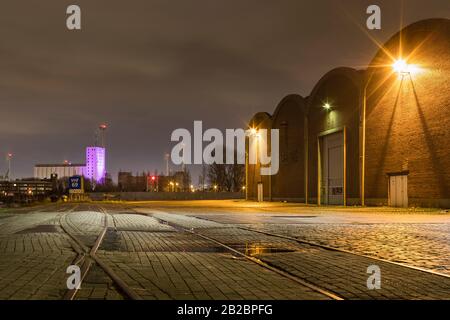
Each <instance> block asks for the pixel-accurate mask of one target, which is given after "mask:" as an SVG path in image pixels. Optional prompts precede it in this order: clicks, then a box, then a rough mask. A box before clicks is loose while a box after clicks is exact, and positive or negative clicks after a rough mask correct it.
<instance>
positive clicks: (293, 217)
mask: <svg viewBox="0 0 450 320" xmlns="http://www.w3.org/2000/svg"><path fill="white" fill-rule="evenodd" d="M271 218H283V219H312V218H317V216H272V217H271Z"/></svg>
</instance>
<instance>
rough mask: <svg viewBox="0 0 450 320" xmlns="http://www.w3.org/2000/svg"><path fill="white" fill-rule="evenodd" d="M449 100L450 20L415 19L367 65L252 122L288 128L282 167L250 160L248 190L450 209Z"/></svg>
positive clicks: (310, 199) (334, 75)
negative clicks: (264, 172)
mask: <svg viewBox="0 0 450 320" xmlns="http://www.w3.org/2000/svg"><path fill="white" fill-rule="evenodd" d="M449 100H450V20H448V19H430V20H423V21H419V22H416V23H414V24H412V25H410V26H408V27H406V28H404V29H403V30H401V32H399V33H397V34H396V35H394V36H393V37H392V38H391V39H390V40H388V41H387V42H386V44H385V45H384V46H383V48H381V49H380V50H379V52H378V53H377V54H376V55H375V58H374V59H373V60H372V62H371V63H370V64H369V67H368V68H367V69H366V70H355V69H351V68H337V69H334V70H332V71H330V72H328V73H327V74H325V75H324V76H323V77H322V79H320V81H319V82H318V83H317V85H316V86H315V87H314V89H313V90H312V92H311V94H310V95H309V96H308V97H306V98H303V97H301V96H298V95H289V96H287V97H285V98H284V99H283V100H282V101H281V102H280V104H279V105H278V106H277V108H276V110H275V112H274V114H273V115H269V114H267V113H258V114H256V115H255V116H254V117H253V118H252V119H251V121H250V123H249V126H250V127H252V128H256V129H263V128H269V129H270V128H275V129H279V131H280V154H279V156H280V170H279V172H278V174H277V175H274V176H272V177H269V176H260V174H259V165H247V196H248V198H249V199H257V198H258V190H259V191H260V194H261V193H262V194H263V195H264V200H269V201H271V200H273V201H278V200H288V201H299V202H307V203H318V202H319V203H320V204H323V205H327V204H329V205H353V204H367V205H392V206H433V207H445V208H449V207H450V146H449V145H448V142H449V141H450V129H449V128H450V126H449V123H450V103H449ZM247 148H249V146H248V144H247ZM247 151H248V150H247Z"/></svg>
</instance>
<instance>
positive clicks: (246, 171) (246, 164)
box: [245, 139, 248, 201]
mask: <svg viewBox="0 0 450 320" xmlns="http://www.w3.org/2000/svg"><path fill="white" fill-rule="evenodd" d="M247 140H248V139H247ZM246 145H247V146H246V148H245V200H246V201H248V144H246Z"/></svg>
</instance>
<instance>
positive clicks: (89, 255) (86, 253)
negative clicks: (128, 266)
mask: <svg viewBox="0 0 450 320" xmlns="http://www.w3.org/2000/svg"><path fill="white" fill-rule="evenodd" d="M89 209H91V210H92V209H94V210H92V211H98V212H101V213H103V218H102V220H103V226H102V230H101V232H100V234H99V235H98V237H97V239H96V241H95V243H94V244H93V245H92V247H90V248H89V247H88V246H87V245H85V244H84V243H83V241H82V240H81V239H79V238H78V237H77V236H75V235H74V234H73V233H71V232H70V231H69V230H68V228H67V227H66V225H68V223H67V217H68V215H70V214H73V210H72V211H70V212H66V213H65V214H63V215H61V216H60V226H61V228H62V230H63V231H64V232H65V233H66V234H67V235H68V237H69V238H70V239H71V245H72V248H73V249H74V251H75V252H76V253H77V257H76V258H75V260H74V261H73V263H72V265H77V266H80V271H81V277H80V280H81V282H80V287H81V286H82V285H83V281H84V280H85V279H86V276H87V275H88V273H89V271H90V270H91V269H92V266H93V265H97V266H99V267H100V268H101V269H102V270H103V271H104V272H105V273H106V274H107V275H108V276H109V277H110V278H111V280H112V282H113V283H114V285H115V286H116V287H117V289H118V291H119V292H120V293H121V294H122V295H123V297H124V298H125V299H130V300H142V298H141V297H140V296H139V295H138V294H137V293H136V292H135V291H134V290H133V289H132V288H131V287H129V286H128V285H127V284H126V283H125V282H124V281H123V280H122V279H121V278H120V277H119V276H118V275H117V274H116V273H115V272H114V271H113V270H112V269H111V268H110V267H109V266H108V265H107V264H106V263H105V262H104V261H103V260H102V259H100V258H99V257H98V256H97V255H96V253H97V251H98V249H99V248H100V246H101V245H102V242H103V240H104V238H105V234H106V231H107V230H108V216H110V215H109V214H108V213H107V212H106V210H104V209H103V208H102V207H93V206H89ZM95 209H98V210H95ZM111 218H112V219H113V221H114V217H113V216H111ZM79 290H80V289H78V288H75V289H68V290H67V291H66V293H65V295H64V299H65V300H74V299H76V295H77V293H78V292H79Z"/></svg>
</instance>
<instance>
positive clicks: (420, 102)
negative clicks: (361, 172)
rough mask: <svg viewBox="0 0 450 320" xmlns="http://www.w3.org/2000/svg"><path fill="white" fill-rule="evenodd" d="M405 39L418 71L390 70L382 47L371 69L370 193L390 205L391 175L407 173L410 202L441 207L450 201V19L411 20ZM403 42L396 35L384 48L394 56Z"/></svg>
mask: <svg viewBox="0 0 450 320" xmlns="http://www.w3.org/2000/svg"><path fill="white" fill-rule="evenodd" d="M401 42H402V43H403V57H408V56H410V58H409V59H408V63H409V64H415V65H417V66H418V67H420V68H419V69H418V70H419V72H417V73H411V74H410V75H404V76H403V77H401V76H399V75H398V74H392V67H391V66H390V65H391V64H392V62H393V60H392V58H391V57H389V56H388V55H387V54H385V53H384V52H383V51H381V52H380V53H378V54H377V56H376V57H375V59H374V61H373V62H372V64H371V68H369V70H368V75H369V77H370V75H373V76H372V78H371V80H370V83H369V86H368V95H369V99H368V105H367V149H366V150H367V151H366V152H367V153H366V155H367V157H366V166H367V168H366V170H367V171H366V197H367V198H368V201H369V202H370V199H377V200H373V202H375V203H377V202H378V203H386V202H387V198H388V178H387V174H388V173H392V172H399V171H409V175H408V195H409V199H410V204H412V205H442V204H443V203H444V202H445V201H446V199H447V200H448V199H450V145H449V143H450V20H427V21H422V22H419V23H416V24H413V25H411V26H410V27H408V28H406V29H405V30H404V31H403V37H402V41H401ZM399 43H400V39H399V35H396V36H394V37H393V38H392V39H391V40H390V41H388V43H387V44H386V46H385V47H386V49H387V51H388V52H389V53H391V55H392V56H393V57H399V55H400V54H399V53H398V52H399V48H398V46H399ZM389 75H390V76H389Z"/></svg>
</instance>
